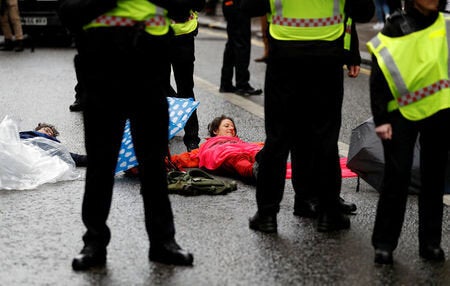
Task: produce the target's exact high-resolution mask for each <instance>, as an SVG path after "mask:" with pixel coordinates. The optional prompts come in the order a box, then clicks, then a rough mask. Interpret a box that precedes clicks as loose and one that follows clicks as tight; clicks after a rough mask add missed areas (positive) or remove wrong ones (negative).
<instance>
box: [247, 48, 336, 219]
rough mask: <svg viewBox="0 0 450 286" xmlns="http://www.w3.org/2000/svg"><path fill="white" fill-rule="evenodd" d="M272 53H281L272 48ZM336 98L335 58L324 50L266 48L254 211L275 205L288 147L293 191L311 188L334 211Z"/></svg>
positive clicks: (276, 208) (280, 194)
mask: <svg viewBox="0 0 450 286" xmlns="http://www.w3.org/2000/svg"><path fill="white" fill-rule="evenodd" d="M277 54H278V55H283V54H287V53H285V52H283V51H282V50H278V51H277ZM318 75H320V76H318ZM342 101H343V69H342V63H341V62H340V61H338V60H336V59H333V58H329V57H327V56H323V57H320V56H315V57H298V56H297V57H289V56H288V57H278V58H277V57H276V56H275V57H274V56H273V54H271V56H270V57H269V61H268V64H267V71H266V78H265V97H264V114H265V129H266V141H265V145H264V148H263V149H262V150H261V152H260V153H259V154H258V157H257V160H258V162H259V170H258V178H257V185H256V201H257V206H258V211H259V212H260V213H264V214H269V215H270V214H276V213H277V212H278V211H279V209H280V202H281V200H282V198H283V193H284V186H285V176H286V161H287V159H288V156H289V153H291V155H292V156H291V163H292V183H293V187H294V190H295V192H296V193H300V194H301V192H302V189H308V190H312V191H313V192H314V194H315V195H316V197H317V198H318V199H319V202H320V204H321V205H322V206H323V207H324V210H325V211H337V209H338V203H339V193H340V187H341V185H340V176H341V173H340V168H336V166H337V164H338V163H339V161H338V157H339V152H338V146H337V142H338V138H339V131H340V127H341V109H342ZM303 154H306V155H305V157H304V156H303ZM304 158H305V160H304ZM338 178H339V179H338Z"/></svg>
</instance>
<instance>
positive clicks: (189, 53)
mask: <svg viewBox="0 0 450 286" xmlns="http://www.w3.org/2000/svg"><path fill="white" fill-rule="evenodd" d="M191 5H192V10H191V11H190V13H189V14H188V15H187V16H188V17H187V18H186V19H171V25H170V26H171V27H172V30H173V33H174V35H173V37H172V38H171V39H170V51H169V58H170V64H171V67H172V71H173V76H174V79H175V83H176V86H177V90H176V93H175V94H170V91H172V93H173V92H174V91H173V89H172V87H171V86H170V77H169V83H168V84H169V87H170V91H169V95H170V96H176V97H178V98H192V99H193V100H195V95H194V62H195V36H197V34H198V12H199V11H201V10H202V9H203V7H204V6H205V0H195V1H194V0H192V1H191ZM170 16H171V15H170V14H169V17H170ZM168 72H169V73H170V67H169V70H168ZM198 130H199V126H198V117H197V111H196V110H194V112H193V113H192V115H191V117H189V119H188V121H187V122H186V126H185V127H184V136H183V142H184V145H185V146H186V149H187V151H192V150H193V149H197V148H198V144H199V143H200V137H199V136H198Z"/></svg>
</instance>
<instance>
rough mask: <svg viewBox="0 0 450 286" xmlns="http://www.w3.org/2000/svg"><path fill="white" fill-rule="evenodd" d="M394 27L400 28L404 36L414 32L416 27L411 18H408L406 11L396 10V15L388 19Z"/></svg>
mask: <svg viewBox="0 0 450 286" xmlns="http://www.w3.org/2000/svg"><path fill="white" fill-rule="evenodd" d="M387 21H388V22H389V23H391V24H392V25H393V26H397V27H400V29H401V31H402V33H403V35H407V34H411V33H412V32H414V28H413V27H414V25H413V23H412V22H411V17H407V16H406V13H405V11H404V10H400V9H398V10H395V12H394V13H392V14H391V16H390V17H389V18H388V19H387Z"/></svg>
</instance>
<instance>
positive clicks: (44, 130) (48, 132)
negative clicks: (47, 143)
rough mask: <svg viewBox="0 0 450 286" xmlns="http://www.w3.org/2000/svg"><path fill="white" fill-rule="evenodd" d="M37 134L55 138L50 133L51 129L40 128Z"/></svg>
mask: <svg viewBox="0 0 450 286" xmlns="http://www.w3.org/2000/svg"><path fill="white" fill-rule="evenodd" d="M38 132H41V133H44V134H47V135H48V136H52V137H55V135H54V134H53V131H52V129H51V128H50V127H44V128H41V129H39V130H38Z"/></svg>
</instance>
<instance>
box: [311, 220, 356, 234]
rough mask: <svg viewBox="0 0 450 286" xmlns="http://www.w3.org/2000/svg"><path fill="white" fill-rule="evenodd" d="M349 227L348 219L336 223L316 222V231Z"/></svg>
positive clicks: (329, 230)
mask: <svg viewBox="0 0 450 286" xmlns="http://www.w3.org/2000/svg"><path fill="white" fill-rule="evenodd" d="M349 228H350V220H348V221H343V222H338V223H321V222H318V223H317V231H318V232H331V231H338V230H344V229H349Z"/></svg>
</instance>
